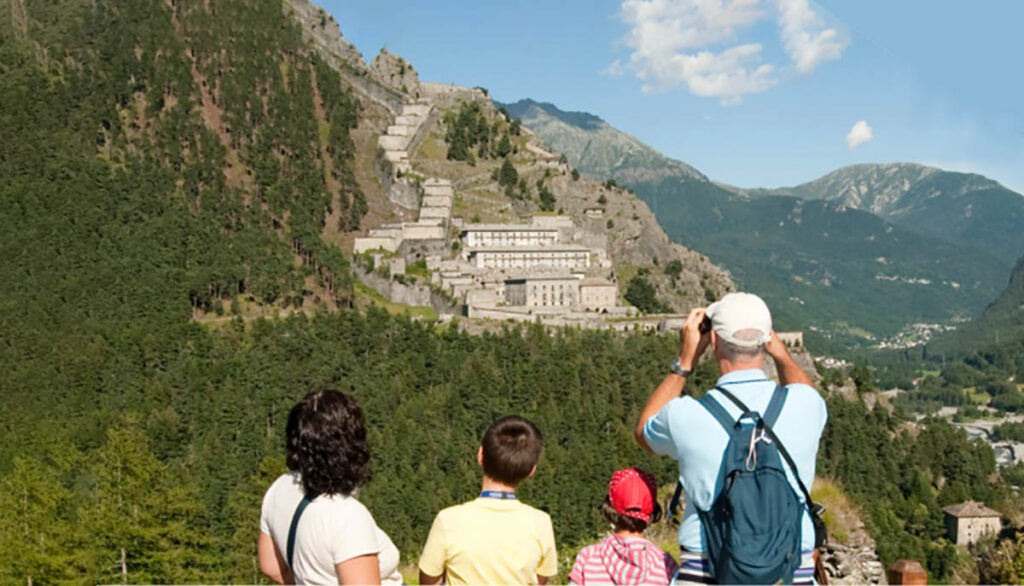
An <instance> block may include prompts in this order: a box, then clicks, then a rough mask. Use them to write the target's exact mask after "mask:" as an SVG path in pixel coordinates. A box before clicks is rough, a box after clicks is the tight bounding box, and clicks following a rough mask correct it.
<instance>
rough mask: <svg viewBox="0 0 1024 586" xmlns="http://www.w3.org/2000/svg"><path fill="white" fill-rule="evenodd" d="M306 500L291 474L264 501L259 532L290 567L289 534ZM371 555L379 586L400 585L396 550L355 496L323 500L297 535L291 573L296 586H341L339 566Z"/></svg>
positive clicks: (309, 508) (307, 515) (308, 513)
mask: <svg viewBox="0 0 1024 586" xmlns="http://www.w3.org/2000/svg"><path fill="white" fill-rule="evenodd" d="M303 494H304V493H303V490H302V485H301V484H300V483H299V475H298V473H295V472H289V473H288V474H284V475H282V476H281V477H280V478H278V479H277V480H275V481H274V484H272V485H271V486H270V488H269V489H268V490H267V494H266V495H264V496H263V511H262V514H261V515H260V530H261V531H262V532H264V533H266V534H267V535H269V536H270V537H271V538H272V539H273V540H274V543H276V544H277V547H278V549H280V550H281V556H282V557H284V558H285V559H286V561H287V557H288V529H289V528H290V527H291V524H292V517H293V516H294V515H295V508H296V507H298V506H299V503H300V502H301V501H302V496H303ZM368 554H377V559H378V561H379V562H380V581H381V584H394V585H400V584H401V583H402V575H401V574H399V573H398V548H396V547H395V544H394V543H392V542H391V539H390V538H389V537H388V536H387V534H386V533H384V532H383V531H381V530H380V528H379V527H377V524H376V523H375V522H374V520H373V515H371V514H370V511H368V510H367V509H366V507H364V506H363V504H362V503H360V502H359V501H358V500H356V499H355V498H353V497H351V496H342V495H331V496H319V497H317V498H316V499H314V500H313V501H312V502H311V503H309V506H307V507H306V510H305V511H303V513H302V518H301V519H299V525H298V527H296V529H295V553H294V556H295V559H294V560H293V564H294V567H293V568H292V573H293V574H294V576H295V581H296V583H298V584H337V583H338V572H337V570H336V569H335V565H336V564H339V563H341V562H343V561H345V560H348V559H352V558H354V557H358V556H361V555H368Z"/></svg>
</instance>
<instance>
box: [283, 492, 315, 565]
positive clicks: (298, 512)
mask: <svg viewBox="0 0 1024 586" xmlns="http://www.w3.org/2000/svg"><path fill="white" fill-rule="evenodd" d="M315 498H316V495H313V498H309V495H305V494H304V495H302V500H301V501H299V506H297V507H295V514H294V515H292V524H291V526H290V527H288V549H287V551H288V567H289V568H292V569H293V570H294V569H295V566H294V565H293V564H292V559H293V558H294V557H295V529H296V528H297V527H298V526H299V519H301V518H302V512H303V511H305V510H306V507H308V506H309V503H311V502H313V499H315Z"/></svg>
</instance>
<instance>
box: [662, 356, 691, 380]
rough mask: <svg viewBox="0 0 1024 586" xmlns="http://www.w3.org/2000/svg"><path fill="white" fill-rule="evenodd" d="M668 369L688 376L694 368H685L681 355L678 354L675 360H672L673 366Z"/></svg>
mask: <svg viewBox="0 0 1024 586" xmlns="http://www.w3.org/2000/svg"><path fill="white" fill-rule="evenodd" d="M668 369H669V370H671V371H672V372H674V373H676V374H678V375H679V376H681V377H683V378H686V377H688V376H690V373H692V372H693V371H692V370H686V369H685V368H683V365H682V364H680V363H679V357H678V356H677V357H676V359H675V360H673V361H672V366H670V367H668Z"/></svg>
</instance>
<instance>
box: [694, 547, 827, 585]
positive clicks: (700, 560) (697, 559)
mask: <svg viewBox="0 0 1024 586" xmlns="http://www.w3.org/2000/svg"><path fill="white" fill-rule="evenodd" d="M675 583H676V584H715V579H714V578H713V577H712V576H711V572H709V571H708V558H707V556H706V555H704V554H703V553H701V552H699V551H686V550H685V549H684V550H682V551H681V552H680V553H679V569H678V570H677V571H676V581H675ZM791 583H792V584H815V583H816V582H815V581H814V552H813V551H805V552H803V555H802V557H801V558H800V567H799V568H797V569H796V571H795V572H793V581H792V582H791Z"/></svg>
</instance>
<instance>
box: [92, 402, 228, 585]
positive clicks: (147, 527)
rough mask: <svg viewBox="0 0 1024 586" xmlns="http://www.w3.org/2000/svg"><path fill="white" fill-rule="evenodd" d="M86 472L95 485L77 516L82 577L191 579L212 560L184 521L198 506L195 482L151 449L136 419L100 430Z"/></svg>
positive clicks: (199, 509)
mask: <svg viewBox="0 0 1024 586" xmlns="http://www.w3.org/2000/svg"><path fill="white" fill-rule="evenodd" d="M89 472H90V475H91V476H92V477H93V478H94V479H95V485H94V487H93V490H92V494H91V495H90V498H88V499H87V501H86V502H85V503H83V507H82V508H81V510H80V515H79V516H80V519H81V526H82V528H83V530H84V531H85V539H86V546H85V547H86V548H87V550H88V552H89V557H88V560H87V563H88V564H89V566H90V567H89V572H88V575H89V577H90V578H89V579H90V581H94V582H103V583H120V584H127V583H138V582H185V581H193V580H196V579H198V578H199V576H201V575H202V574H201V572H200V570H201V568H202V567H203V566H205V565H208V564H210V563H212V562H213V560H210V559H208V558H206V557H205V556H204V555H203V554H202V553H201V551H202V548H203V546H209V545H210V540H209V538H208V537H204V536H203V535H202V534H201V533H199V532H197V531H196V530H195V529H194V528H193V527H192V526H191V521H193V520H195V519H196V518H197V517H198V516H199V514H200V513H201V512H202V505H201V504H200V502H199V500H198V494H197V491H196V488H195V487H194V485H193V484H192V483H190V482H189V481H188V480H187V479H186V478H184V477H183V475H182V474H181V472H180V471H177V470H175V469H174V468H173V467H171V466H168V465H167V464H164V463H162V462H160V461H159V460H157V459H156V458H155V457H154V456H153V454H152V452H150V450H149V442H148V440H147V439H146V436H145V435H144V434H143V433H142V432H141V430H139V429H138V426H137V424H136V423H134V422H133V421H131V420H129V421H128V422H127V423H126V424H125V425H123V426H120V427H114V428H111V429H109V430H108V431H107V442H106V444H105V445H104V446H103V447H102V448H100V450H99V451H98V452H97V453H96V454H95V456H94V460H93V462H92V465H91V466H90V467H89Z"/></svg>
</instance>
